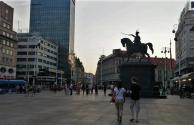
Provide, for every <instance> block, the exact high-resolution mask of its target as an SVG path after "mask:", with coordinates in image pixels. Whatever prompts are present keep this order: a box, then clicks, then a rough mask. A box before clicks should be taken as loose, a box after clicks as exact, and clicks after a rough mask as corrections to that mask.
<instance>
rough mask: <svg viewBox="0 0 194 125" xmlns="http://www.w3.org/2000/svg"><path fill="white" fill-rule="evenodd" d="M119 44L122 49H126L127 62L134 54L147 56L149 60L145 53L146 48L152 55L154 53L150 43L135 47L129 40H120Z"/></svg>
mask: <svg viewBox="0 0 194 125" xmlns="http://www.w3.org/2000/svg"><path fill="white" fill-rule="evenodd" d="M121 43H122V45H123V47H126V49H127V55H128V60H129V57H131V56H132V55H133V54H134V53H141V54H142V56H143V57H146V56H147V57H148V59H149V58H150V55H149V54H148V53H147V48H148V47H149V49H150V50H151V51H152V54H153V53H154V49H153V45H152V43H141V44H138V45H135V44H134V43H133V42H132V41H131V40H130V39H129V38H123V39H121ZM128 60H127V61H128Z"/></svg>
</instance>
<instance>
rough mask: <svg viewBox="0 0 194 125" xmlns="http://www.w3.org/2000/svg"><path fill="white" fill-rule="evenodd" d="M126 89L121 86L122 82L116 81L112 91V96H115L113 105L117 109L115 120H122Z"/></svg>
mask: <svg viewBox="0 0 194 125" xmlns="http://www.w3.org/2000/svg"><path fill="white" fill-rule="evenodd" d="M125 93H126V90H125V89H124V88H123V87H122V83H121V82H118V83H117V86H116V87H115V88H114V91H113V98H115V106H116V110H117V121H118V122H119V123H121V122H122V114H123V104H124V102H125Z"/></svg>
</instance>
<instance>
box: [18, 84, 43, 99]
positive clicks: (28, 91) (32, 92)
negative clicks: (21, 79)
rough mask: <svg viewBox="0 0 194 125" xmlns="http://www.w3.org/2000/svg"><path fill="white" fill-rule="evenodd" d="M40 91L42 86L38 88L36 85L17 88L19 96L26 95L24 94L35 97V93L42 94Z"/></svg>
mask: <svg viewBox="0 0 194 125" xmlns="http://www.w3.org/2000/svg"><path fill="white" fill-rule="evenodd" d="M40 90H41V87H40V85H37V86H35V85H26V86H19V85H17V86H16V93H17V94H19V93H20V94H22V93H24V94H27V95H28V96H30V95H31V96H34V95H35V93H37V92H40Z"/></svg>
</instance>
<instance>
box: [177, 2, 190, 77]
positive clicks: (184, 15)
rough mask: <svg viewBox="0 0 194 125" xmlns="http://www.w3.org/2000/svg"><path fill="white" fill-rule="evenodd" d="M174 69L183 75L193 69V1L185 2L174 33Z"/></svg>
mask: <svg viewBox="0 0 194 125" xmlns="http://www.w3.org/2000/svg"><path fill="white" fill-rule="evenodd" d="M175 42H176V43H175V46H176V70H175V74H176V76H178V75H183V74H187V73H190V72H193V71H194V2H192V1H190V2H187V4H186V6H185V7H184V9H183V11H182V12H181V15H180V19H179V24H178V29H177V31H176V34H175Z"/></svg>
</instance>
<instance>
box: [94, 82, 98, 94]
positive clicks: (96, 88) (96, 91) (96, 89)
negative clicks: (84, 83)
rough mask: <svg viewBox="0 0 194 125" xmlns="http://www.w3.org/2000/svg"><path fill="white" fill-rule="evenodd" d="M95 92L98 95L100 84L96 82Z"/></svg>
mask: <svg viewBox="0 0 194 125" xmlns="http://www.w3.org/2000/svg"><path fill="white" fill-rule="evenodd" d="M95 94H96V95H98V85H97V84H95Z"/></svg>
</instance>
